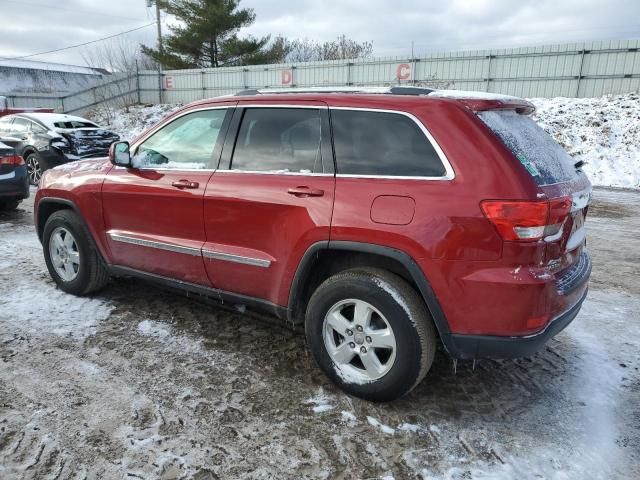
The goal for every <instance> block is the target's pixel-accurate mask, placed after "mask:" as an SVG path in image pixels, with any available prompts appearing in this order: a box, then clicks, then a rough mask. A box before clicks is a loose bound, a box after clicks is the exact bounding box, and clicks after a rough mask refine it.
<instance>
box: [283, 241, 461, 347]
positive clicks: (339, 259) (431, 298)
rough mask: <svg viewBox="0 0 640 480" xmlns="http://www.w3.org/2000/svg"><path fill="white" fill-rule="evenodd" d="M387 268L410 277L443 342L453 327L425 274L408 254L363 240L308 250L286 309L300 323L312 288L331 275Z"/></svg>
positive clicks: (291, 318)
mask: <svg viewBox="0 0 640 480" xmlns="http://www.w3.org/2000/svg"><path fill="white" fill-rule="evenodd" d="M366 266H368V267H381V268H385V269H387V270H389V271H391V272H393V273H396V274H397V275H400V276H401V277H402V278H404V279H405V280H407V281H408V282H409V283H410V284H411V285H412V286H413V287H414V288H415V289H416V290H417V291H418V293H419V294H420V296H421V297H422V299H423V300H424V302H425V304H426V306H427V309H428V310H429V313H430V314H431V317H432V318H433V321H434V324H435V326H436V329H437V330H438V334H439V335H440V338H441V339H442V341H443V343H445V346H446V342H447V341H448V338H449V334H450V330H449V324H448V322H447V320H446V317H445V316H444V313H443V311H442V308H441V307H440V303H439V302H438V299H437V297H436V295H435V293H434V291H433V288H432V287H431V284H430V282H429V280H428V279H427V277H426V275H425V274H424V272H423V271H422V269H421V268H420V266H419V265H418V264H417V263H416V261H415V260H414V259H413V258H412V257H411V256H410V255H408V254H407V253H405V252H403V251H401V250H397V249H394V248H391V247H387V246H383V245H376V244H370V243H363V242H351V241H324V242H318V243H315V244H313V245H311V247H309V248H308V249H307V251H306V252H305V254H304V255H303V257H302V260H301V261H300V264H299V265H298V268H297V269H296V273H295V275H294V277H293V282H292V285H291V290H290V292H289V302H288V308H287V316H288V320H289V321H290V322H292V323H300V322H301V320H303V319H304V311H305V309H306V305H307V303H308V301H309V298H310V297H311V294H312V293H313V291H314V290H315V289H316V288H317V287H318V286H319V285H320V283H322V281H324V280H325V279H326V278H328V277H329V276H331V275H334V274H335V273H338V272H340V271H343V270H345V269H349V268H355V267H366Z"/></svg>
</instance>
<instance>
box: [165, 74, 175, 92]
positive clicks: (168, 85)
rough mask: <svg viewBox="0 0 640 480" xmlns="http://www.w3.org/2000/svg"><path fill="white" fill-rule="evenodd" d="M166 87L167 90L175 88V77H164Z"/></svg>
mask: <svg viewBox="0 0 640 480" xmlns="http://www.w3.org/2000/svg"><path fill="white" fill-rule="evenodd" d="M164 88H166V89H167V90H169V89H172V88H173V77H170V76H166V77H164Z"/></svg>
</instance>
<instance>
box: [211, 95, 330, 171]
mask: <svg viewBox="0 0 640 480" xmlns="http://www.w3.org/2000/svg"><path fill="white" fill-rule="evenodd" d="M250 108H302V109H317V110H319V111H320V151H321V156H322V169H323V171H322V172H312V173H300V172H285V173H280V172H278V173H274V172H269V171H260V170H231V161H232V159H233V153H234V150H235V146H236V143H237V141H238V134H239V133H240V124H241V123H242V119H243V118H244V114H245V112H246V111H247V110H248V109H250ZM335 171H336V170H335V157H334V154H333V141H332V140H331V128H330V120H329V106H328V105H326V104H324V105H318V104H310V105H300V104H291V105H289V104H286V103H284V104H271V103H270V104H248V105H246V104H245V105H239V106H238V107H236V111H235V113H234V115H233V119H232V120H231V122H230V126H229V131H228V132H227V137H226V140H225V143H224V147H223V149H222V156H221V158H220V163H219V165H218V170H217V173H223V172H228V173H231V172H233V173H251V174H260V175H304V176H330V177H332V176H334V175H335Z"/></svg>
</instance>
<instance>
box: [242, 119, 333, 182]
mask: <svg viewBox="0 0 640 480" xmlns="http://www.w3.org/2000/svg"><path fill="white" fill-rule="evenodd" d="M321 138H322V137H321V117H320V109H317V108H313V109H312V108H247V109H246V111H245V113H244V116H243V118H242V123H241V124H240V129H239V131H238V138H237V140H236V146H235V149H234V151H233V158H232V160H231V169H232V170H242V171H252V172H278V173H288V172H291V173H322V171H323V170H322V151H321V148H320V147H321Z"/></svg>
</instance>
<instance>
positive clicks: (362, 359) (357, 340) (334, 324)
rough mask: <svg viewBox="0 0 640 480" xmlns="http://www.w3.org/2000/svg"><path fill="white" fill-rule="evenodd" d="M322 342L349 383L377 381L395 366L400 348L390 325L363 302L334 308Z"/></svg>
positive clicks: (338, 305)
mask: <svg viewBox="0 0 640 480" xmlns="http://www.w3.org/2000/svg"><path fill="white" fill-rule="evenodd" d="M323 340H324V345H325V348H326V350H327V352H328V354H329V356H330V357H331V359H332V360H333V362H334V364H335V365H336V367H337V368H338V372H339V373H340V375H341V376H342V377H343V379H344V380H345V381H347V382H350V383H365V382H371V381H374V380H378V379H379V378H382V377H383V376H385V375H386V374H387V373H388V372H389V370H391V368H392V367H393V364H394V362H395V358H396V350H397V344H396V337H395V335H394V333H393V329H392V328H391V325H390V323H389V322H388V321H387V319H386V318H385V316H384V315H383V314H382V313H381V312H380V311H379V310H378V309H377V308H375V307H374V306H373V305H371V304H370V303H368V302H365V301H363V300H357V299H347V300H342V301H340V302H338V303H336V304H335V305H334V306H333V307H331V308H330V309H329V312H328V313H327V315H326V316H325V319H324V325H323Z"/></svg>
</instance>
